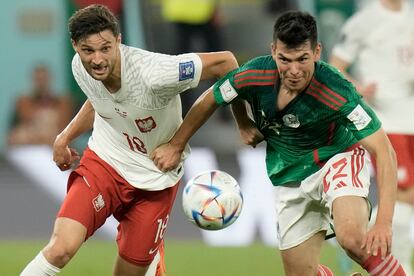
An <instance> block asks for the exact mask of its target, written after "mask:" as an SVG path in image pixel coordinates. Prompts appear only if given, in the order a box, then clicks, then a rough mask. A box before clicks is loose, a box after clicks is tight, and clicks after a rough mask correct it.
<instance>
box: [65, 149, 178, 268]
mask: <svg viewBox="0 0 414 276" xmlns="http://www.w3.org/2000/svg"><path fill="white" fill-rule="evenodd" d="M177 190H178V184H177V185H175V186H173V187H171V188H168V189H165V190H162V191H144V190H140V189H137V188H135V187H133V186H132V185H130V184H129V183H128V182H126V181H125V180H124V179H123V178H122V177H121V176H120V175H118V174H117V172H116V171H115V170H114V169H113V168H112V167H111V166H110V165H109V164H107V163H106V162H104V161H103V160H102V159H100V158H99V157H98V156H97V155H96V154H95V153H94V152H93V151H91V150H89V149H86V150H85V152H84V154H83V157H82V159H81V163H80V165H79V167H78V168H77V169H76V170H75V171H74V172H72V174H71V175H70V177H69V180H68V194H67V196H66V198H65V200H64V202H63V204H62V207H61V209H60V211H59V213H58V217H68V218H72V219H74V220H76V221H79V222H80V223H82V224H83V225H84V226H85V227H86V228H87V237H86V239H87V238H89V237H90V236H91V235H92V234H93V233H94V232H95V231H96V230H97V229H98V228H99V227H100V226H102V225H103V224H104V223H105V220H106V218H107V217H108V216H110V215H111V214H113V215H114V217H115V218H116V219H117V220H118V221H119V226H118V236H117V243H118V248H119V255H120V256H121V257H122V258H123V259H125V260H126V261H128V262H130V263H133V264H135V265H138V266H146V265H149V264H150V263H151V262H152V260H153V259H154V256H155V254H156V253H157V251H158V248H162V245H161V243H162V241H163V237H164V234H165V231H166V228H167V224H168V219H169V214H170V212H171V209H172V206H173V203H174V200H175V196H176V193H177Z"/></svg>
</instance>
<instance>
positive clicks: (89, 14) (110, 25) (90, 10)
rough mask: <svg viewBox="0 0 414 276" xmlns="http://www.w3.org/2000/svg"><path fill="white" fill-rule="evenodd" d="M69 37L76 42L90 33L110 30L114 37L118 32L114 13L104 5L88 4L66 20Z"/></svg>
mask: <svg viewBox="0 0 414 276" xmlns="http://www.w3.org/2000/svg"><path fill="white" fill-rule="evenodd" d="M68 28H69V34H70V38H71V39H73V41H75V43H77V42H78V41H79V40H82V39H84V38H86V37H87V36H89V35H92V34H98V33H100V32H102V31H105V30H110V31H111V32H112V33H113V34H114V36H115V37H117V36H118V35H119V33H120V28H119V22H118V19H117V18H116V17H115V15H114V14H113V13H112V12H111V11H110V10H109V9H108V8H107V7H106V6H104V5H98V4H94V5H90V6H87V7H86V8H83V9H80V10H78V11H76V12H75V13H74V14H73V15H72V16H71V17H70V18H69V22H68Z"/></svg>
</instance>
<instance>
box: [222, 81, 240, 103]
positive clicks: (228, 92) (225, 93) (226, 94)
mask: <svg viewBox="0 0 414 276" xmlns="http://www.w3.org/2000/svg"><path fill="white" fill-rule="evenodd" d="M219 89H220V93H221V96H222V97H223V100H224V101H225V102H226V103H229V102H231V101H232V100H233V99H234V98H236V97H237V92H236V90H234V88H233V86H232V85H231V84H230V81H229V80H226V81H225V82H223V83H222V84H221V85H220V87H219Z"/></svg>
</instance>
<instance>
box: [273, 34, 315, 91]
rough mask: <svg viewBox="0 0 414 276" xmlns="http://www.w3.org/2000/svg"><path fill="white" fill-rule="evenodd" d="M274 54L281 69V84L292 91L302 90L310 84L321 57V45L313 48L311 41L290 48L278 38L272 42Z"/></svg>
mask: <svg viewBox="0 0 414 276" xmlns="http://www.w3.org/2000/svg"><path fill="white" fill-rule="evenodd" d="M272 56H273V59H274V60H275V62H276V64H277V68H278V70H279V75H280V81H281V85H283V86H284V87H285V88H286V89H288V90H289V91H292V92H301V91H303V90H304V89H305V88H306V87H307V86H308V84H309V82H310V81H311V79H312V76H313V73H314V71H315V62H316V61H318V60H319V59H320V56H321V45H320V44H319V43H318V45H317V46H316V48H315V49H312V47H311V43H310V42H309V41H307V42H305V43H303V44H302V45H300V46H298V47H296V48H293V49H292V48H288V47H287V46H286V44H284V43H283V42H281V41H280V40H277V41H276V42H274V43H273V44H272Z"/></svg>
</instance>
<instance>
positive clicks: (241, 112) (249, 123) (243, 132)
mask: <svg viewBox="0 0 414 276" xmlns="http://www.w3.org/2000/svg"><path fill="white" fill-rule="evenodd" d="M231 110H232V112H233V117H234V119H235V121H236V123H237V127H238V129H239V132H240V137H241V139H242V141H243V143H245V144H246V145H249V146H252V147H256V145H257V144H259V143H260V142H261V141H263V139H264V136H263V134H262V133H261V132H260V131H259V130H258V129H257V127H256V124H255V122H254V121H253V120H252V119H251V118H250V116H249V114H248V112H247V106H246V102H245V101H244V100H241V99H238V100H236V101H233V102H232V103H231Z"/></svg>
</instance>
